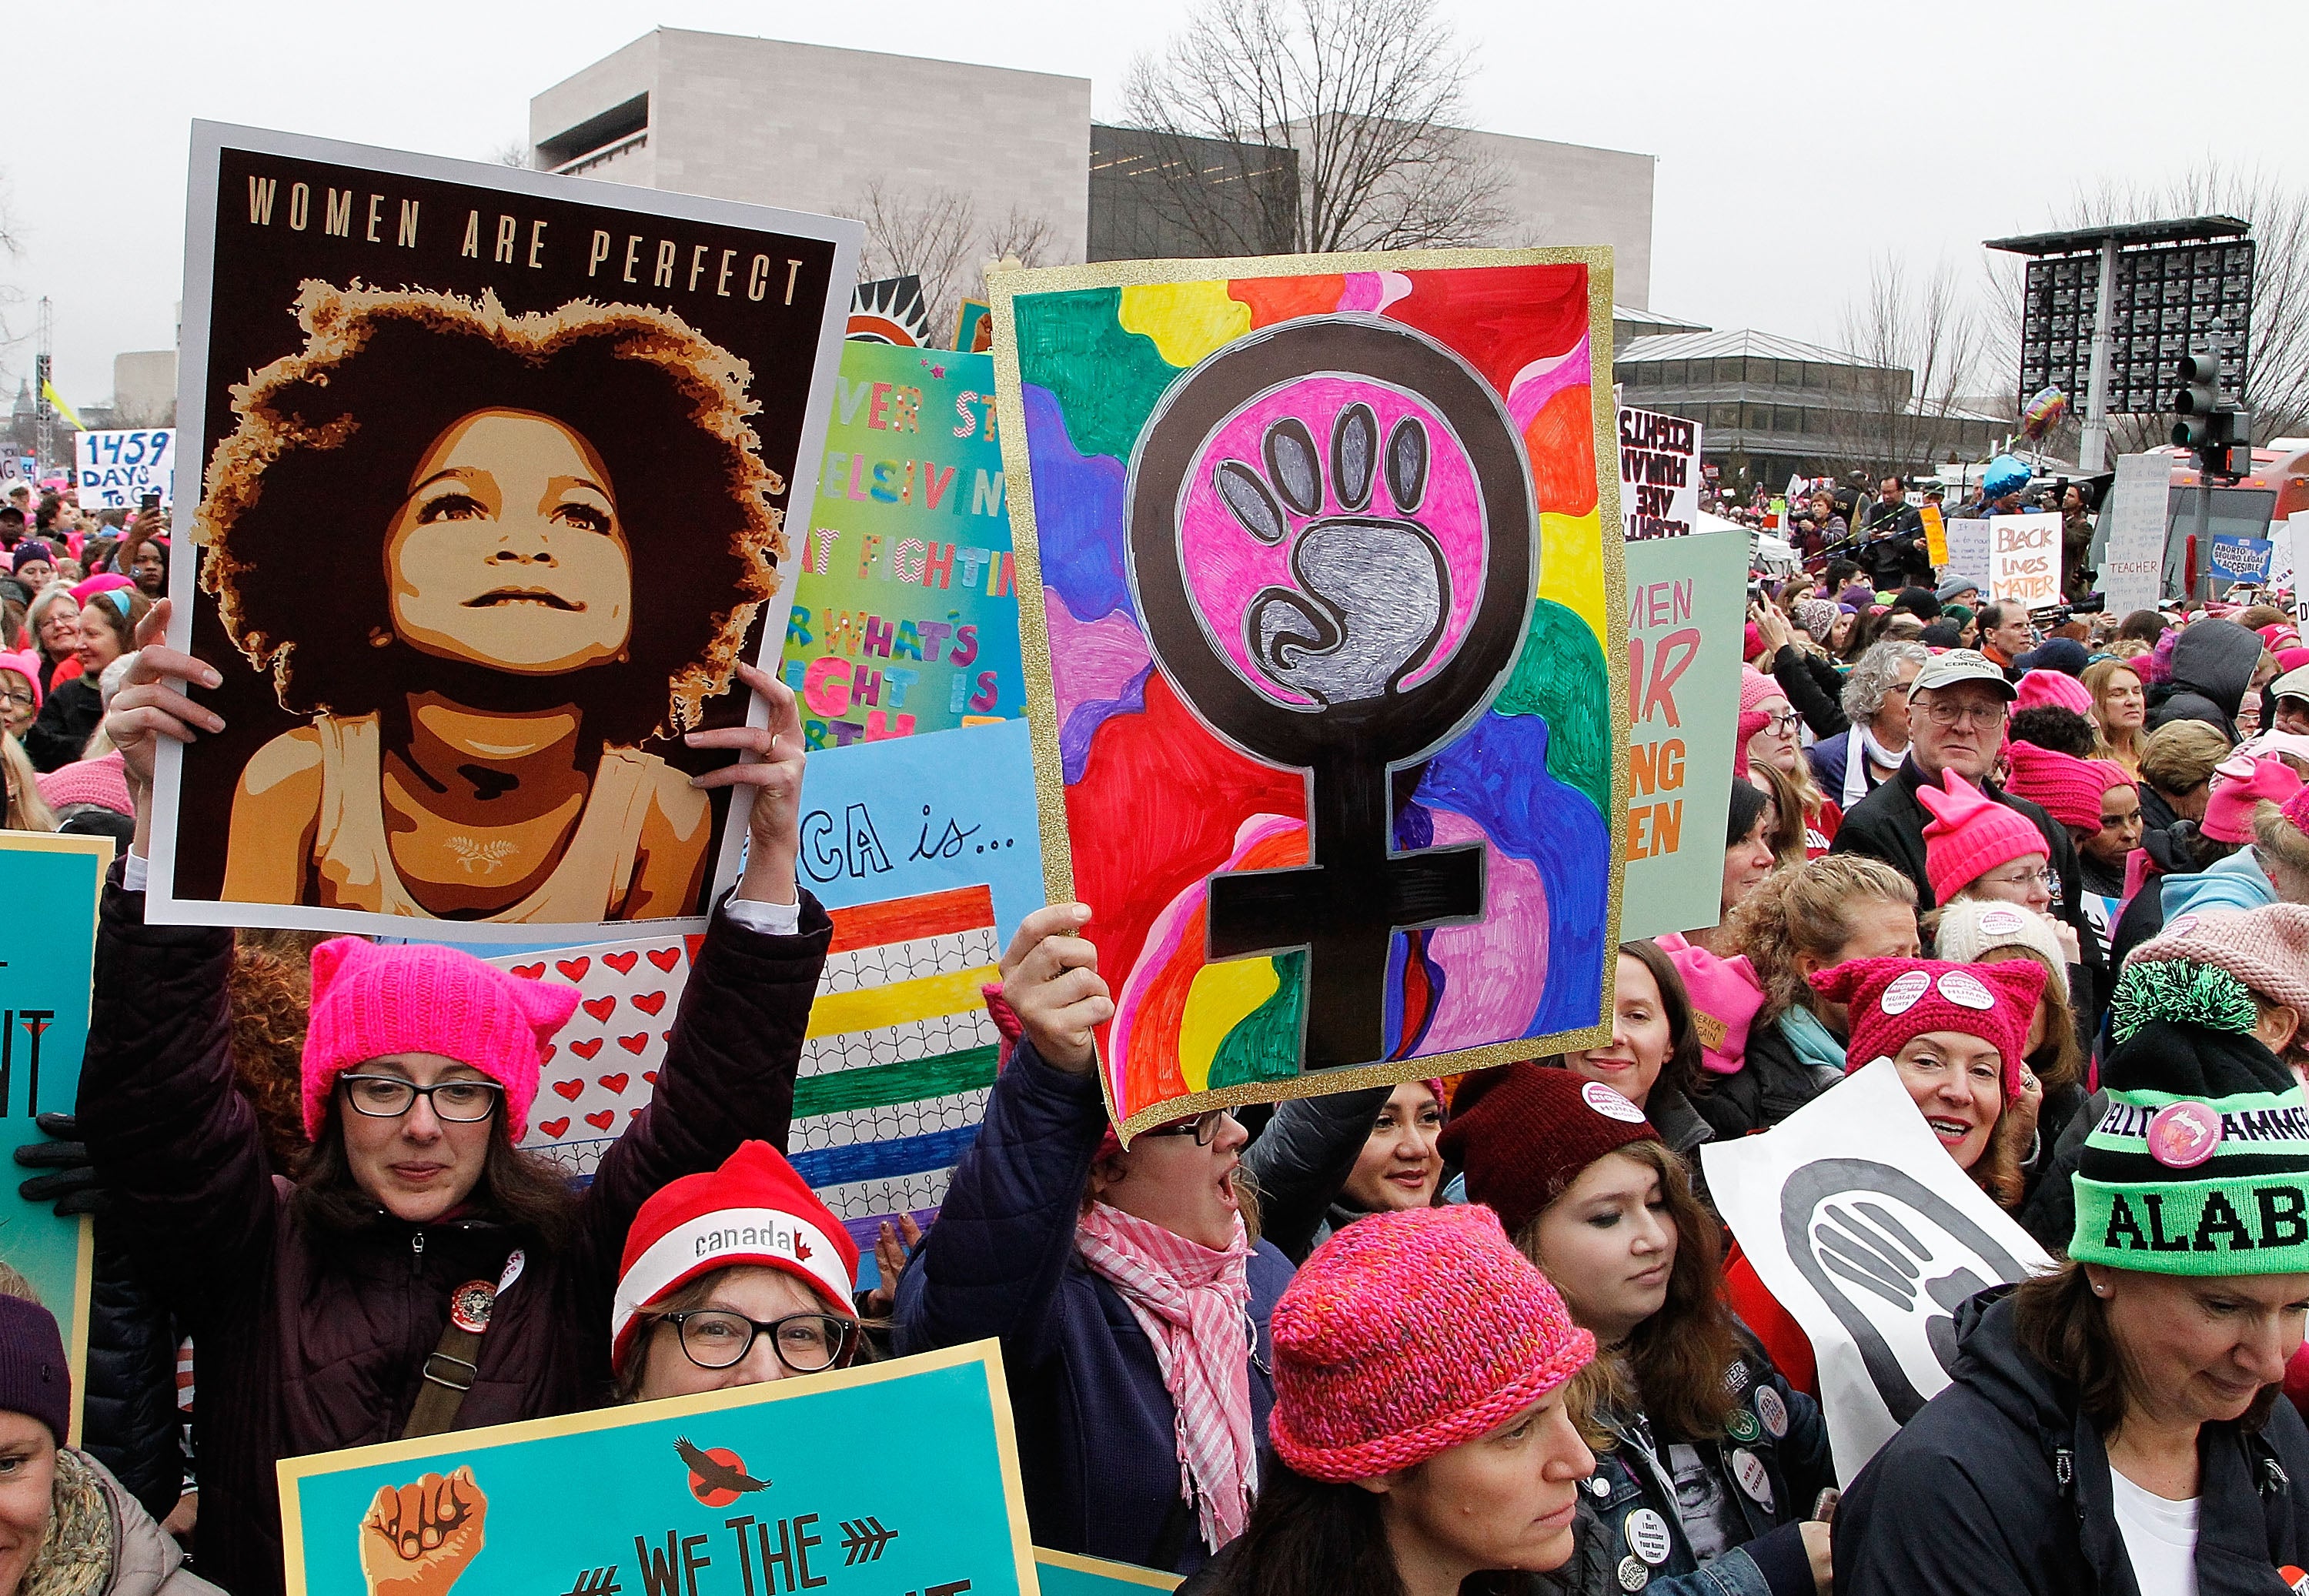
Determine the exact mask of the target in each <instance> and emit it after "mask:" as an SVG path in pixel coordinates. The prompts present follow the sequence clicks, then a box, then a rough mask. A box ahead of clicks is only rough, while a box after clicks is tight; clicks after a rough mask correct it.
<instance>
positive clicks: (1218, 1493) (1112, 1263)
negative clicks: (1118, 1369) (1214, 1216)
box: [1075, 1203, 1258, 1551]
mask: <svg viewBox="0 0 2309 1596" xmlns="http://www.w3.org/2000/svg"><path fill="white" fill-rule="evenodd" d="M1075 1249H1076V1250H1077V1252H1079V1253H1081V1254H1082V1256H1083V1262H1084V1263H1085V1264H1089V1265H1090V1266H1091V1268H1092V1269H1093V1270H1094V1271H1096V1272H1098V1273H1099V1274H1100V1275H1102V1276H1103V1277H1104V1278H1105V1279H1106V1280H1107V1281H1109V1282H1110V1283H1111V1284H1112V1286H1113V1287H1114V1289H1115V1290H1118V1291H1120V1292H1121V1293H1122V1300H1123V1301H1125V1302H1127V1303H1129V1305H1130V1313H1131V1316H1132V1317H1133V1318H1135V1319H1137V1321H1138V1327H1139V1328H1140V1329H1141V1330H1143V1331H1145V1332H1146V1339H1147V1340H1148V1341H1150V1342H1153V1343H1154V1345H1155V1365H1156V1367H1159V1368H1161V1370H1162V1371H1163V1389H1164V1390H1165V1391H1168V1392H1169V1393H1171V1406H1172V1411H1173V1413H1174V1414H1175V1415H1176V1420H1177V1427H1178V1439H1179V1478H1180V1489H1181V1492H1182V1493H1183V1495H1184V1496H1185V1497H1186V1498H1187V1500H1189V1501H1190V1502H1192V1503H1193V1504H1194V1505H1195V1511H1196V1514H1197V1522H1198V1525H1199V1527H1200V1528H1201V1530H1202V1535H1203V1542H1204V1544H1205V1545H1206V1546H1208V1547H1209V1548H1210V1549H1212V1550H1213V1551H1216V1550H1218V1549H1219V1548H1221V1547H1222V1546H1224V1545H1225V1544H1226V1543H1227V1542H1228V1541H1230V1540H1233V1539H1234V1538H1235V1537H1236V1536H1238V1535H1240V1534H1241V1533H1242V1529H1243V1524H1244V1522H1245V1521H1246V1520H1247V1519H1248V1518H1249V1516H1250V1497H1251V1493H1252V1492H1253V1491H1254V1490H1255V1489H1256V1488H1258V1444H1257V1442H1256V1441H1255V1440H1254V1439H1253V1437H1252V1436H1251V1433H1250V1432H1251V1425H1250V1315H1249V1307H1250V1279H1249V1275H1248V1266H1249V1264H1250V1237H1249V1235H1247V1234H1246V1233H1245V1231H1244V1229H1243V1225H1242V1220H1241V1216H1239V1215H1238V1216H1237V1217H1236V1220H1235V1223H1234V1240H1233V1241H1232V1243H1230V1244H1229V1245H1228V1247H1227V1249H1226V1250H1225V1251H1224V1252H1213V1251H1212V1250H1211V1249H1210V1248H1209V1247H1203V1246H1200V1245H1198V1244H1197V1243H1195V1242H1192V1241H1189V1240H1188V1239H1187V1238H1185V1237H1183V1236H1178V1235H1173V1234H1172V1232H1171V1231H1169V1230H1166V1229H1163V1227H1162V1226H1160V1225H1153V1224H1149V1223H1147V1222H1146V1221H1145V1220H1142V1219H1134V1218H1133V1217H1132V1216H1130V1215H1129V1214H1127V1213H1125V1212H1122V1211H1121V1210H1120V1209H1117V1208H1111V1207H1109V1206H1107V1204H1105V1203H1092V1204H1091V1205H1090V1210H1089V1212H1086V1213H1085V1214H1084V1215H1083V1216H1082V1219H1081V1221H1079V1222H1078V1223H1077V1225H1076V1227H1075Z"/></svg>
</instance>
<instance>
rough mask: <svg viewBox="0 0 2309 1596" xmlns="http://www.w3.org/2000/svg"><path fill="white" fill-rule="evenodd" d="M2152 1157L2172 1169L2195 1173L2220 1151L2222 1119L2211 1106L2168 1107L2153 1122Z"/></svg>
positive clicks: (2184, 1104)
mask: <svg viewBox="0 0 2309 1596" xmlns="http://www.w3.org/2000/svg"><path fill="white" fill-rule="evenodd" d="M2147 1139H2148V1142H2149V1157H2150V1158H2153V1159H2155V1160H2157V1161H2158V1163H2160V1164H2162V1165H2164V1166H2165V1167H2166V1169H2195V1168H2196V1167H2197V1166H2198V1165H2199V1164H2201V1163H2203V1162H2204V1161H2205V1160H2207V1159H2209V1158H2210V1157H2212V1156H2213V1154H2214V1153H2215V1152H2218V1151H2219V1149H2220V1145H2221V1117H2220V1116H2219V1115H2218V1113H2216V1112H2214V1110H2213V1109H2212V1106H2211V1105H2210V1104H2209V1103H2167V1104H2166V1105H2165V1106H2164V1107H2163V1108H2161V1109H2158V1110H2157V1112H2156V1114H2155V1115H2154V1116H2152V1117H2150V1119H2149V1135H2148V1138H2147Z"/></svg>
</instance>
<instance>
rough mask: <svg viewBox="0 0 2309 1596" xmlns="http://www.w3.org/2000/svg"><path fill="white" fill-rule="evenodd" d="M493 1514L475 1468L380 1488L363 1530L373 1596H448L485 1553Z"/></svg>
mask: <svg viewBox="0 0 2309 1596" xmlns="http://www.w3.org/2000/svg"><path fill="white" fill-rule="evenodd" d="M488 1518H489V1497H487V1496H486V1495H484V1494H483V1493H482V1491H481V1488H480V1486H478V1485H476V1484H474V1483H473V1471H472V1470H471V1469H464V1468H461V1469H458V1470H457V1471H454V1473H452V1474H450V1475H449V1476H448V1478H446V1479H443V1478H442V1477H441V1476H440V1475H438V1474H427V1475H423V1476H421V1477H419V1479H418V1480H416V1482H415V1483H414V1484H411V1485H404V1486H402V1487H400V1488H397V1489H396V1488H394V1487H393V1486H390V1485H383V1486H379V1487H378V1488H377V1491H376V1500H375V1501H373V1502H371V1503H370V1504H369V1505H368V1515H367V1516H366V1517H364V1518H363V1519H362V1520H361V1527H360V1551H361V1573H362V1574H364V1575H365V1576H367V1578H368V1596H445V1592H447V1591H448V1589H449V1587H450V1586H452V1585H454V1584H455V1583H457V1576H458V1575H459V1574H463V1573H464V1572H465V1570H466V1568H467V1567H469V1566H471V1563H472V1561H473V1558H474V1557H476V1556H478V1555H479V1554H480V1549H481V1531H482V1526H483V1525H484V1523H486V1522H487V1521H488Z"/></svg>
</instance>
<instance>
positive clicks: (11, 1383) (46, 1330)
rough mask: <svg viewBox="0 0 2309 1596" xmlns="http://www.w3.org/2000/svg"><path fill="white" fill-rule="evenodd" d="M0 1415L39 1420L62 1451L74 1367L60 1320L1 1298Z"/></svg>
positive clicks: (31, 1306) (19, 1301)
mask: <svg viewBox="0 0 2309 1596" xmlns="http://www.w3.org/2000/svg"><path fill="white" fill-rule="evenodd" d="M0 1412H9V1413H24V1414H28V1415H30V1417H32V1418H34V1419H39V1421H40V1422H41V1423H42V1424H45V1425H47V1426H48V1433H49V1434H51V1435H53V1436H56V1445H59V1446H61V1445H64V1444H65V1436H66V1435H67V1433H68V1432H69V1431H70V1430H71V1428H72V1367H71V1366H70V1365H69V1364H67V1363H65V1342H64V1337H63V1335H62V1334H60V1333H58V1332H57V1330H56V1316H55V1315H54V1314H52V1313H50V1312H48V1309H46V1308H44V1307H41V1306H40V1305H39V1303H37V1302H28V1301H26V1300H25V1299H24V1298H22V1297H7V1296H0Z"/></svg>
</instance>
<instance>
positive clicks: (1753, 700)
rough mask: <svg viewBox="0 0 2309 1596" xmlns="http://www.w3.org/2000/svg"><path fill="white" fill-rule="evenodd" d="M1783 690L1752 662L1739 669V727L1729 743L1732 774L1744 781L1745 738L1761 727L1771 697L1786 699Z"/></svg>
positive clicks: (1746, 745)
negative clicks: (1765, 706) (1730, 744)
mask: <svg viewBox="0 0 2309 1596" xmlns="http://www.w3.org/2000/svg"><path fill="white" fill-rule="evenodd" d="M1786 696H1787V694H1786V691H1785V690H1784V689H1783V688H1782V687H1781V686H1780V685H1779V683H1777V682H1776V681H1774V680H1773V679H1772V678H1771V677H1768V676H1766V675H1765V674H1764V673H1763V672H1762V671H1760V670H1758V669H1756V668H1755V667H1754V666H1752V665H1743V666H1742V667H1741V668H1740V726H1739V729H1738V731H1737V732H1736V733H1735V734H1734V739H1733V743H1732V773H1733V774H1734V775H1735V776H1738V777H1740V778H1741V779H1742V780H1743V781H1744V780H1746V778H1747V775H1748V739H1749V738H1751V737H1754V736H1755V735H1756V734H1757V733H1758V732H1760V731H1761V730H1763V729H1764V723H1765V721H1766V720H1769V716H1767V715H1766V714H1765V713H1764V707H1763V706H1764V705H1765V704H1767V703H1770V702H1771V701H1772V700H1773V699H1775V698H1786Z"/></svg>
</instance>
